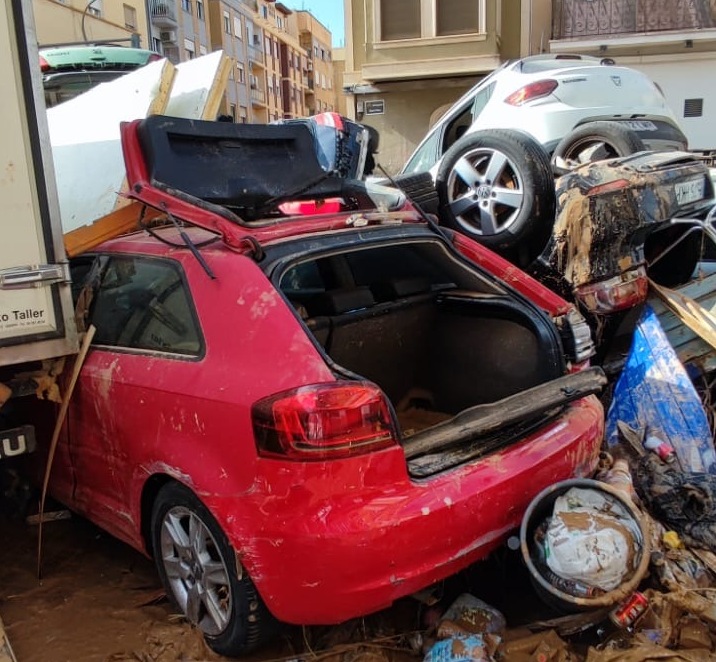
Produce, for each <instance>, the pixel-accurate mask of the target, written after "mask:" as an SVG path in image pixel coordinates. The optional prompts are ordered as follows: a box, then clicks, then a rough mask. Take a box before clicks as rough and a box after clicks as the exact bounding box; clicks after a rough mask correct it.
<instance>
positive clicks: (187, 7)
mask: <svg viewBox="0 0 716 662" xmlns="http://www.w3.org/2000/svg"><path fill="white" fill-rule="evenodd" d="M181 8H182V9H183V10H184V11H185V12H189V13H190V14H191V0H181Z"/></svg>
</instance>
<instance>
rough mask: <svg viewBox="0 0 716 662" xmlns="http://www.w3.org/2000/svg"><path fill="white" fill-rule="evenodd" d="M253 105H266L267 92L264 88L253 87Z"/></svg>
mask: <svg viewBox="0 0 716 662" xmlns="http://www.w3.org/2000/svg"><path fill="white" fill-rule="evenodd" d="M251 105H253V106H265V105H266V94H265V93H264V91H263V90H258V89H254V88H252V89H251Z"/></svg>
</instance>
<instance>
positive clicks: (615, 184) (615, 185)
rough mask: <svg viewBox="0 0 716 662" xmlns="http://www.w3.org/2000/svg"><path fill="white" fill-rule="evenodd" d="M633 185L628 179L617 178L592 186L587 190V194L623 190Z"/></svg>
mask: <svg viewBox="0 0 716 662" xmlns="http://www.w3.org/2000/svg"><path fill="white" fill-rule="evenodd" d="M629 186H631V182H630V181H629V180H628V179H615V180H613V181H611V182H607V183H606V184H598V185H597V186H592V188H590V189H589V190H588V191H587V195H590V196H591V195H602V194H604V193H613V192H614V191H621V190H622V189H625V188H628V187H629Z"/></svg>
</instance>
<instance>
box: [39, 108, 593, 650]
mask: <svg viewBox="0 0 716 662" xmlns="http://www.w3.org/2000/svg"><path fill="white" fill-rule="evenodd" d="M123 144H124V150H125V160H126V163H127V172H128V181H129V184H130V187H131V191H132V193H131V195H132V197H134V198H136V199H138V200H140V201H142V202H143V203H145V204H146V205H149V206H152V207H154V208H156V209H160V210H163V212H165V216H166V219H165V220H166V221H167V227H162V228H157V227H156V226H155V225H152V226H151V227H148V228H147V230H146V231H143V232H139V233H137V234H133V235H130V236H127V237H123V238H120V239H116V240H113V241H110V242H108V243H106V244H105V245H103V246H102V247H101V248H100V249H99V250H98V251H97V252H96V253H93V254H91V255H84V256H82V257H80V258H77V259H75V261H74V262H73V264H72V272H73V280H74V284H75V288H76V292H77V293H78V294H79V293H80V292H83V291H84V294H85V295H87V294H90V295H91V296H92V304H91V306H90V308H89V312H88V319H89V321H91V322H92V324H94V325H95V326H96V329H97V332H96V335H95V338H94V346H93V347H92V349H91V351H90V352H89V354H88V357H87V360H86V363H85V364H84V366H83V368H82V371H81V374H80V378H79V382H78V385H77V389H76V391H75V394H74V397H73V399H72V404H71V409H70V413H69V417H68V420H69V423H68V426H67V430H66V435H65V436H64V437H63V439H62V440H61V443H60V446H59V448H58V454H57V457H56V459H55V466H54V468H53V472H52V481H51V492H52V494H53V495H54V496H55V497H56V498H57V499H59V500H60V501H62V502H64V503H65V504H67V505H68V506H69V507H70V508H72V509H73V510H75V511H77V512H79V513H81V514H82V515H84V516H86V517H87V518H89V519H90V520H92V521H93V522H95V523H96V524H98V525H99V526H101V527H102V528H104V529H106V530H107V531H108V532H110V533H111V534H113V535H115V536H117V537H118V538H120V539H122V540H124V541H126V542H127V543H129V544H130V545H132V546H133V547H135V548H137V549H139V550H141V551H143V552H145V553H147V554H149V555H153V556H154V558H155V559H156V563H157V567H158V570H159V573H160V575H161V578H162V580H163V582H164V584H165V586H166V589H167V592H168V594H169V595H170V596H171V597H172V598H173V599H174V600H175V601H176V603H177V604H178V606H179V608H180V609H181V610H182V611H183V613H184V614H185V615H186V617H187V618H188V620H189V621H191V622H192V623H194V624H196V625H197V626H198V627H199V628H200V629H201V630H202V631H203V633H204V635H205V636H206V639H207V641H208V643H209V645H210V646H211V647H212V648H214V649H215V650H216V651H218V652H219V653H222V654H228V655H234V654H238V653H241V652H245V651H246V650H249V649H251V648H253V647H255V646H257V645H259V644H260V643H261V642H262V640H263V639H264V638H265V636H266V634H267V632H269V631H270V627H269V625H270V623H271V621H272V617H274V618H275V619H278V620H280V621H284V622H289V623H298V624H330V623H338V622H340V621H343V620H346V619H348V618H351V617H356V616H359V615H364V614H367V613H370V612H373V611H375V610H378V609H381V608H383V607H386V606H388V605H390V604H391V603H392V602H393V601H394V600H396V599H397V598H400V597H402V596H406V595H409V594H411V593H413V592H415V591H417V590H418V589H421V588H424V587H426V586H428V585H430V584H432V583H434V582H437V581H439V580H441V579H443V578H445V577H447V576H448V575H450V574H452V573H455V572H456V571H458V570H460V569H462V568H464V567H466V566H467V565H468V564H470V563H472V562H474V561H476V560H478V559H480V558H483V557H484V556H485V555H487V554H488V553H489V552H490V551H491V550H492V549H494V548H495V547H496V546H498V545H499V544H500V543H501V542H503V541H504V539H505V538H506V536H507V535H508V534H509V533H510V532H511V531H513V530H514V529H516V528H517V527H518V526H519V523H520V520H521V517H522V515H523V513H524V511H525V509H526V507H527V505H528V504H529V502H530V500H531V499H532V498H533V497H534V496H535V495H536V494H537V493H538V492H539V491H540V490H542V489H543V488H544V487H546V486H548V485H550V484H552V483H554V482H556V481H559V480H562V479H566V478H569V477H573V476H584V475H587V474H589V473H590V472H591V471H592V470H593V469H594V467H595V463H596V459H597V454H598V451H599V446H600V442H601V438H602V432H603V412H602V407H601V405H600V403H599V401H598V400H597V398H596V397H595V396H594V395H593V394H594V393H596V392H598V391H599V389H600V388H601V387H602V386H603V384H604V381H605V380H604V376H603V373H602V372H601V370H600V369H599V368H589V367H588V361H587V359H588V356H589V354H590V351H591V349H592V345H591V341H590V336H589V330H588V328H587V326H586V324H585V323H584V321H583V320H582V319H581V317H580V316H579V314H578V313H577V312H576V310H575V309H574V308H573V307H572V306H571V305H570V304H567V303H566V302H565V301H564V300H562V299H561V298H560V297H558V296H556V295H554V294H552V293H551V292H550V291H549V290H547V289H545V288H544V287H543V286H542V285H540V284H539V283H537V282H536V281H534V280H532V279H530V278H529V277H528V276H526V275H525V274H523V273H522V272H520V271H519V270H517V269H516V268H515V267H513V266H512V265H510V264H508V263H507V262H505V261H504V260H503V259H501V258H499V257H497V256H496V255H495V254H493V253H492V252H491V251H489V250H488V249H486V248H484V247H482V246H480V245H478V244H477V243H475V242H473V241H472V240H470V239H468V238H466V237H464V236H462V235H458V234H455V233H453V232H451V231H445V230H443V229H440V228H437V227H436V226H435V225H434V224H432V223H430V222H428V221H429V219H428V221H426V219H425V218H424V217H422V216H421V215H420V214H419V213H418V212H417V211H416V210H415V209H413V208H412V207H411V206H410V205H409V204H408V203H407V202H406V201H405V199H404V197H403V196H402V195H400V194H399V193H398V192H396V191H395V190H384V189H380V190H379V189H372V188H371V187H370V186H368V187H366V185H364V184H361V183H360V182H350V181H346V180H341V179H340V178H338V177H335V176H334V175H332V174H331V173H330V172H328V173H322V172H321V168H320V166H319V164H318V162H317V161H316V159H315V157H313V156H312V144H311V134H310V132H308V130H307V129H306V127H304V126H289V125H287V126H281V125H278V126H270V127H260V126H250V125H233V124H228V123H212V122H189V121H184V120H178V119H173V118H166V117H154V118H149V119H147V120H143V121H141V122H135V123H132V124H128V125H125V126H123ZM297 164H299V165H297ZM294 180H295V181H294ZM301 183H303V184H304V186H303V188H301ZM307 183H310V186H309V185H308V184H307ZM309 197H310V198H313V199H316V198H336V197H340V198H341V199H342V200H343V204H344V206H345V207H347V208H348V210H347V211H344V212H341V213H330V214H324V215H320V214H317V215H312V216H303V217H295V216H294V217H286V216H282V215H281V214H280V212H279V211H277V210H278V209H279V207H280V206H281V204H282V203H283V202H284V201H285V200H287V199H302V198H303V199H305V198H309ZM378 198H380V200H379V204H380V205H381V210H378V209H376V208H375V206H373V208H368V209H366V206H368V205H369V203H370V202H371V201H375V200H376V199H378ZM319 210H320V205H319Z"/></svg>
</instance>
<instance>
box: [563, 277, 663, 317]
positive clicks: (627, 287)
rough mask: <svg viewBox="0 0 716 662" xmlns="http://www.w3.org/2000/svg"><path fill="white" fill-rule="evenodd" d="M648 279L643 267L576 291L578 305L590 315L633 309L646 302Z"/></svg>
mask: <svg viewBox="0 0 716 662" xmlns="http://www.w3.org/2000/svg"><path fill="white" fill-rule="evenodd" d="M648 290H649V279H648V278H647V275H646V269H644V267H638V268H636V269H632V270H631V271H627V272H625V273H623V274H621V275H619V276H615V277H614V278H610V279H609V280H603V281H601V282H599V283H592V284H591V285H582V286H581V287H578V288H577V290H576V294H577V298H578V299H579V301H580V303H581V304H582V305H583V306H584V307H585V308H586V309H587V310H589V311H590V312H592V313H602V314H604V313H615V312H617V311H618V310H625V309H627V308H633V307H634V306H636V305H638V304H640V303H642V302H643V301H645V300H646V295H647V293H648Z"/></svg>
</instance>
